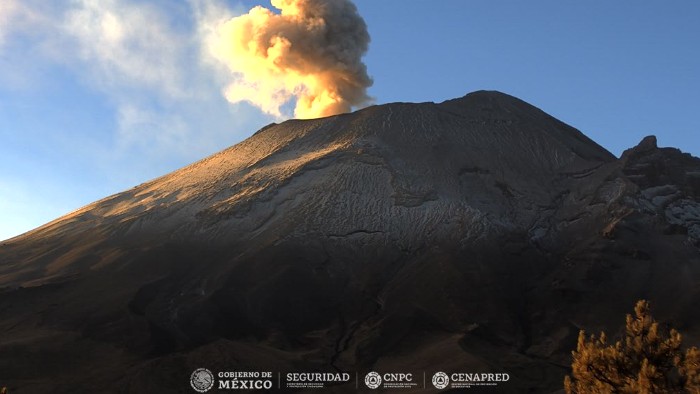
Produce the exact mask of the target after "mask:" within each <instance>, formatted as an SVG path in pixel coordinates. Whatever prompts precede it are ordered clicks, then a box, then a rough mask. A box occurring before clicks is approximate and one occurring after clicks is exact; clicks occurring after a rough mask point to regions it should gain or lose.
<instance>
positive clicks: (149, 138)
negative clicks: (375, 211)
mask: <svg viewBox="0 0 700 394" xmlns="http://www.w3.org/2000/svg"><path fill="white" fill-rule="evenodd" d="M258 4H259V5H263V6H266V7H269V6H270V4H269V2H268V1H259V2H256V1H223V0H222V1H217V0H189V1H185V0H182V1H166V0H156V1H149V2H143V1H136V0H102V1H93V0H76V1H73V2H46V1H43V0H0V239H5V238H9V237H11V236H14V235H17V234H19V233H22V232H24V231H27V230H30V229H32V228H34V227H37V226H39V225H41V224H44V223H46V222H48V221H50V220H52V219H55V218H57V217H59V216H60V215H62V214H65V213H68V212H69V211H72V210H74V209H77V208H79V207H81V206H83V205H85V204H88V203H90V202H92V201H95V200H97V199H99V198H102V197H106V196H107V195H109V194H112V193H116V192H119V191H121V190H125V189H128V188H130V187H133V186H135V185H137V184H139V183H141V182H144V181H147V180H149V179H152V178H154V177H157V176H159V175H163V174H165V173H167V172H169V171H172V170H175V169H177V168H179V167H182V166H184V165H186V164H188V163H191V162H193V161H195V160H197V159H200V158H203V157H205V156H206V155H209V154H212V153H214V152H217V151H219V150H221V149H223V148H225V147H227V146H230V145H232V144H235V143H236V142H239V141H241V140H242V139H244V138H246V137H248V136H249V135H251V134H252V133H253V132H255V131H256V130H257V129H258V128H260V127H262V126H264V125H265V124H268V123H270V122H272V121H276V120H278V119H274V118H271V117H270V116H268V115H265V114H263V113H262V112H260V111H259V110H257V109H256V108H254V107H252V106H250V105H247V104H235V105H234V104H230V103H228V102H227V101H226V100H225V98H224V97H223V95H222V90H223V89H224V88H225V86H226V84H227V82H228V79H229V78H230V75H227V70H224V69H222V67H220V65H217V64H215V63H214V62H212V61H211V59H209V58H208V57H207V56H205V54H203V50H202V37H203V35H204V34H205V33H206V28H207V26H210V24H211V23H213V22H214V21H216V20H220V19H223V18H228V17H232V16H235V15H238V14H241V13H244V12H246V11H247V10H248V9H249V8H250V7H252V6H254V5H258ZM355 4H356V5H357V7H358V9H359V12H360V14H361V15H362V16H363V17H364V19H365V21H366V22H367V25H368V28H369V32H370V35H371V38H372V42H371V44H370V49H369V52H368V53H367V55H366V57H365V62H366V64H367V67H368V70H369V74H370V75H371V76H372V77H373V79H374V85H373V86H372V87H371V88H370V90H369V94H370V95H371V96H372V97H373V98H374V100H375V102H376V103H378V104H381V103H387V102H394V101H412V102H423V101H436V102H438V101H442V100H445V99H449V98H454V97H460V96H463V95H464V94H466V93H468V92H470V91H474V90H479V89H490V90H500V91H503V92H506V93H509V94H511V95H514V96H516V97H519V98H522V99H524V100H526V101H528V102H530V103H532V104H534V105H536V106H538V107H540V108H541V109H543V110H544V111H546V112H548V113H550V114H552V115H553V116H555V117H557V118H559V119H561V120H563V121H565V122H567V123H569V124H571V125H573V126H574V127H576V128H578V129H580V130H581V131H583V132H584V133H585V134H587V135H588V136H589V137H591V138H593V139H594V140H596V141H597V142H598V143H600V144H601V145H603V146H604V147H606V148H607V149H608V150H610V151H611V152H613V153H614V154H616V155H619V154H620V153H621V152H622V150H624V149H626V148H629V147H631V146H633V145H635V144H636V143H637V142H638V141H639V140H640V139H641V138H642V137H644V136H645V135H648V134H655V135H657V136H658V138H659V144H660V145H662V146H676V147H679V148H681V149H682V150H684V151H686V152H690V153H692V154H694V155H695V156H700V116H698V114H699V113H700V51H699V50H698V39H699V38H700V23H697V21H698V20H700V2H697V1H676V2H651V1H649V2H639V1H615V2H610V1H588V2H578V3H577V2H562V1H554V0H549V1H539V0H538V1H533V2H523V1H515V0H511V1H493V0H488V1H487V0H479V1H474V0H469V1H467V0H441V1H427V0H404V1H398V0H393V1H392V0H385V1H377V0H356V1H355ZM110 23H111V24H113V25H114V26H118V27H121V29H116V30H115V29H112V28H110V26H112V25H111V24H110Z"/></svg>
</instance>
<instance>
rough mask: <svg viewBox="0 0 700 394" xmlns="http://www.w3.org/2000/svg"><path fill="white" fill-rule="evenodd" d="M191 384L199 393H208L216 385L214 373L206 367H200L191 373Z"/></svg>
mask: <svg viewBox="0 0 700 394" xmlns="http://www.w3.org/2000/svg"><path fill="white" fill-rule="evenodd" d="M190 385H191V386H192V388H193V389H194V390H195V391H197V392H199V393H206V392H207V391H209V390H211V388H212V387H214V374H213V373H211V371H210V370H208V369H206V368H198V369H195V371H194V372H192V375H190Z"/></svg>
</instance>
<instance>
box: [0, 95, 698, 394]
mask: <svg viewBox="0 0 700 394" xmlns="http://www.w3.org/2000/svg"><path fill="white" fill-rule="evenodd" d="M699 283H700V159H698V158H695V157H693V156H691V155H689V154H685V153H682V152H681V151H680V150H678V149H675V148H659V147H657V144H656V139H655V138H654V137H653V136H650V137H647V138H645V139H644V140H643V141H642V142H641V143H639V145H637V146H636V147H634V148H632V149H629V150H627V151H626V152H624V154H623V155H622V156H621V157H620V158H616V157H615V156H613V155H612V154H611V153H609V152H608V151H606V150H605V149H604V148H602V147H601V146H599V145H598V144H596V143H595V142H593V141H592V140H590V139H589V138H587V137H586V136H585V135H584V134H582V133H581V132H579V131H578V130H576V129H574V128H572V127H570V126H568V125H566V124H564V123H562V122H560V121H558V120H557V119H555V118H553V117H551V116H549V115H547V114H546V113H544V112H542V111H541V110H539V109H537V108H535V107H533V106H531V105H529V104H527V103H525V102H523V101H521V100H519V99H517V98H514V97H511V96H508V95H506V94H503V93H499V92H493V91H479V92H474V93H471V94H468V95H466V96H464V97H462V98H459V99H454V100H449V101H445V102H443V103H439V104H435V103H420V104H411V103H394V104H387V105H380V106H373V107H369V108H366V109H363V110H360V111H357V112H355V113H351V114H344V115H338V116H333V117H328V118H323V119H315V120H305V121H300V120H289V121H286V122H284V123H281V124H271V125H269V126H267V127H265V128H263V129H261V130H259V131H258V132H256V133H255V134H254V135H253V136H251V137H250V138H248V139H247V140H245V141H243V142H241V143H239V144H237V145H235V146H233V147H231V148H228V149H226V150H224V151H222V152H220V153H218V154H215V155H213V156H211V157H208V158H206V159H204V160H202V161H199V162H197V163H194V164H192V165H190V166H188V167H185V168H182V169H180V170H178V171H175V172H173V173H170V174H168V175H165V176H163V177H161V178H158V179H155V180H153V181H150V182H147V183H144V184H142V185H139V186H137V187H135V188H133V189H131V190H128V191H125V192H122V193H119V194H116V195H114V196H111V197H107V198H105V199H103V200H100V201H97V202H95V203H93V204H90V205H88V206H86V207H84V208H82V209H79V210H77V211H75V212H72V213H70V214H68V215H66V216H63V217H61V218H59V219H56V220H55V221H53V222H50V223H48V224H46V225H44V226H42V227H40V228H37V229H35V230H33V231H31V232H28V233H26V234H23V235H21V236H19V237H16V238H13V239H10V240H7V241H4V242H2V244H1V245H0V288H1V289H0V386H2V385H6V386H8V388H9V389H10V392H11V393H14V392H17V393H24V392H40V393H44V392H50V393H69V392H70V393H77V392H122V393H124V392H138V393H143V392H193V391H192V389H191V388H190V385H189V383H188V382H189V378H190V374H191V373H192V371H193V370H195V369H197V368H200V367H206V368H208V369H210V370H212V371H256V370H262V371H274V372H275V373H278V372H281V373H284V372H287V371H289V372H294V371H304V372H315V371H318V372H329V373H331V372H333V373H335V372H348V373H351V374H352V376H353V379H355V377H356V374H357V375H359V376H360V389H361V388H362V387H363V386H362V377H363V376H364V374H366V373H367V372H368V371H385V372H400V371H412V372H414V373H427V374H428V379H429V378H430V376H432V373H434V372H437V371H446V372H458V371H464V372H493V373H507V374H508V375H509V377H510V379H509V380H508V382H505V383H503V384H501V385H499V386H498V389H497V390H491V391H490V392H496V391H497V392H514V393H517V392H544V393H546V392H554V391H557V390H559V389H561V388H562V387H563V383H562V380H563V376H564V375H565V374H566V373H568V368H569V366H570V363H571V354H570V352H571V350H572V349H574V347H575V344H576V338H577V335H578V332H579V330H581V329H585V330H586V331H588V332H598V331H600V330H606V332H608V333H615V332H618V330H619V329H620V328H621V326H622V323H623V322H624V315H625V313H628V312H629V311H630V310H631V308H632V306H633V305H634V302H635V301H636V300H638V299H641V298H645V299H648V300H650V301H651V303H652V305H653V307H654V314H655V316H656V317H657V319H659V320H661V321H663V322H667V323H669V324H672V325H673V326H674V327H676V328H678V329H679V331H681V332H682V333H683V334H684V339H685V342H686V343H690V344H698V343H700V315H698V314H697V313H696V312H697V305H698V303H699V302H700V286H699V285H698V284H699ZM275 376H276V375H275ZM352 383H353V384H351V385H350V386H348V387H345V386H342V385H337V386H331V387H329V388H328V389H327V390H326V391H328V392H356V387H355V384H354V383H355V382H354V380H353V382H352ZM428 386H429V387H430V388H432V386H430V381H428ZM302 391H303V390H302ZM426 391H429V390H428V389H426ZM487 391H488V390H487Z"/></svg>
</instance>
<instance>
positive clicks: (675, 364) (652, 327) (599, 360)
mask: <svg viewBox="0 0 700 394" xmlns="http://www.w3.org/2000/svg"><path fill="white" fill-rule="evenodd" d="M634 313H635V316H632V315H627V326H626V330H625V331H626V332H625V336H624V338H623V339H622V340H620V341H617V342H615V344H608V342H607V336H606V335H605V333H604V332H601V334H600V336H598V337H596V336H595V335H591V336H590V337H589V338H586V334H585V332H584V331H583V330H582V331H581V332H580V333H579V337H578V345H577V346H576V350H575V351H573V352H572V355H573V363H572V365H571V367H572V375H573V376H567V377H566V378H565V379H564V387H565V389H566V392H567V394H588V393H630V394H631V393H696V394H697V393H700V350H698V348H696V347H691V348H689V349H687V350H686V351H685V352H684V351H682V350H681V341H682V338H681V334H680V333H678V331H676V330H675V329H669V330H664V329H662V328H661V327H659V323H657V322H656V321H655V320H654V319H653V318H652V316H651V313H650V308H649V302H648V301H644V300H641V301H638V302H637V305H636V306H635V308H634Z"/></svg>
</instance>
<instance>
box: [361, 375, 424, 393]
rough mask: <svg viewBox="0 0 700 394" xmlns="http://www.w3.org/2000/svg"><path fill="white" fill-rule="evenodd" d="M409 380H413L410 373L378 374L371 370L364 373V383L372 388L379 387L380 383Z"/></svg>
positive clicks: (405, 381)
mask: <svg viewBox="0 0 700 394" xmlns="http://www.w3.org/2000/svg"><path fill="white" fill-rule="evenodd" d="M410 382H413V374H412V373H385V374H383V375H380V374H379V373H377V372H374V371H372V372H370V373H368V374H367V375H365V385H366V386H367V387H369V388H370V389H373V390H374V389H378V388H379V387H381V386H382V383H383V384H385V385H387V384H395V383H410Z"/></svg>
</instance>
